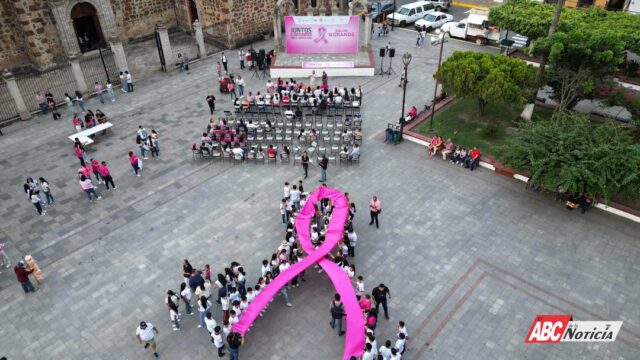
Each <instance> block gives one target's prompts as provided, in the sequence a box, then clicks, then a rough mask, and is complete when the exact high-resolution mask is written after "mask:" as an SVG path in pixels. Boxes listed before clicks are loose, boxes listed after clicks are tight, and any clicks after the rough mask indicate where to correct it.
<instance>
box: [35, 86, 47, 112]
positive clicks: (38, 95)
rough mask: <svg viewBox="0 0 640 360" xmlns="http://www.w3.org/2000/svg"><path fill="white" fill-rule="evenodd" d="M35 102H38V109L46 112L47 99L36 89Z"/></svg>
mask: <svg viewBox="0 0 640 360" xmlns="http://www.w3.org/2000/svg"><path fill="white" fill-rule="evenodd" d="M36 102H37V103H38V107H39V108H40V111H41V112H42V113H43V114H44V113H46V112H47V108H48V105H47V99H46V98H45V97H44V95H42V92H40V91H36Z"/></svg>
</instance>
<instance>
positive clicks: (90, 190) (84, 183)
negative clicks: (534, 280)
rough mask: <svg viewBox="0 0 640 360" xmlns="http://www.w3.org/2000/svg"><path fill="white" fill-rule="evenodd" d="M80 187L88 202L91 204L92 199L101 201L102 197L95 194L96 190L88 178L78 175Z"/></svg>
mask: <svg viewBox="0 0 640 360" xmlns="http://www.w3.org/2000/svg"><path fill="white" fill-rule="evenodd" d="M80 187H81V188H82V190H83V191H84V192H85V194H87V197H89V202H93V197H95V198H96V200H101V199H102V196H100V195H99V194H98V193H97V192H96V188H95V187H94V186H93V183H91V179H90V178H88V177H86V176H84V175H80Z"/></svg>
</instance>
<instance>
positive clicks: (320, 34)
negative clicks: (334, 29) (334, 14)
mask: <svg viewBox="0 0 640 360" xmlns="http://www.w3.org/2000/svg"><path fill="white" fill-rule="evenodd" d="M326 34H327V29H325V28H323V27H320V28H318V37H317V38H316V39H315V40H313V42H314V43H316V44H317V43H319V42H320V41H323V42H324V43H325V44H327V43H329V40H327V39H325V38H324V36H325V35H326Z"/></svg>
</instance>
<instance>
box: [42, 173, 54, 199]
mask: <svg viewBox="0 0 640 360" xmlns="http://www.w3.org/2000/svg"><path fill="white" fill-rule="evenodd" d="M39 180H40V188H42V192H44V196H45V197H46V199H47V206H50V205H51V204H53V203H54V202H55V201H54V200H53V195H51V186H50V185H49V183H48V182H47V180H45V179H44V178H43V177H41V178H40V179H39Z"/></svg>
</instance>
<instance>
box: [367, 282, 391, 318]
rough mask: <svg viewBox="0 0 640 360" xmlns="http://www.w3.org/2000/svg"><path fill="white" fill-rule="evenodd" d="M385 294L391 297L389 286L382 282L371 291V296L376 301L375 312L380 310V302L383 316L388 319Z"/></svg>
mask: <svg viewBox="0 0 640 360" xmlns="http://www.w3.org/2000/svg"><path fill="white" fill-rule="evenodd" d="M387 296H388V297H389V299H391V292H390V291H389V288H388V287H386V286H385V285H384V284H382V283H380V285H378V287H377V288H375V289H373V291H371V297H373V300H374V301H375V303H376V312H378V311H379V310H380V304H382V308H383V309H384V317H385V318H387V320H389V311H388V310H387Z"/></svg>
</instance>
